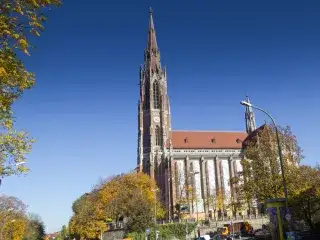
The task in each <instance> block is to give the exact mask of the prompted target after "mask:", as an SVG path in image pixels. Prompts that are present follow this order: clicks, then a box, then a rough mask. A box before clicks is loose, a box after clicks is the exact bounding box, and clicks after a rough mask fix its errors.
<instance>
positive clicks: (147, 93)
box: [144, 81, 150, 110]
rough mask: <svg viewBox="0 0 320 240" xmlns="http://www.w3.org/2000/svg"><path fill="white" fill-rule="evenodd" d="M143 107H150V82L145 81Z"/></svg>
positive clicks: (146, 108)
mask: <svg viewBox="0 0 320 240" xmlns="http://www.w3.org/2000/svg"><path fill="white" fill-rule="evenodd" d="M144 86H145V87H144V109H145V110H148V109H149V108H150V82H149V81H146V82H145V85H144Z"/></svg>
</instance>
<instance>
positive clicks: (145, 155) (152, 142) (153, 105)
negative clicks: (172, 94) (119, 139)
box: [137, 8, 171, 187]
mask: <svg viewBox="0 0 320 240" xmlns="http://www.w3.org/2000/svg"><path fill="white" fill-rule="evenodd" d="M139 85H140V97H139V104H138V162H137V164H138V169H139V171H142V172H145V173H147V174H150V176H151V177H152V178H154V179H155V180H156V181H157V183H158V185H159V186H160V187H161V185H162V183H161V182H163V180H161V179H162V178H163V177H164V165H165V163H164V161H165V160H164V159H165V155H166V152H167V144H168V141H169V140H168V139H169V134H170V131H171V119H170V105H169V98H168V95H167V74H166V69H165V68H162V67H161V62H160V51H159V49H158V44H157V39H156V32H155V28H154V23H153V15H152V9H151V8H150V11H149V30H148V41H147V47H146V49H145V51H144V64H143V65H142V66H141V67H140V84H139ZM163 184H164V183H163Z"/></svg>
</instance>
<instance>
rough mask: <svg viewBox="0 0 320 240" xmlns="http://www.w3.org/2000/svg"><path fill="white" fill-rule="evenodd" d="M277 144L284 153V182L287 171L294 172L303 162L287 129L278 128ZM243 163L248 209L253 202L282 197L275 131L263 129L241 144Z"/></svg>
mask: <svg viewBox="0 0 320 240" xmlns="http://www.w3.org/2000/svg"><path fill="white" fill-rule="evenodd" d="M278 130H279V135H280V144H281V147H282V153H283V163H284V169H285V178H286V179H287V181H288V180H290V179H289V174H288V172H289V170H290V168H296V167H297V166H298V164H299V163H300V161H301V160H302V159H303V156H302V154H301V152H302V151H301V148H300V147H299V145H298V141H297V138H296V136H295V135H293V133H292V132H291V129H290V127H285V128H281V127H278ZM244 146H245V148H244V154H245V159H243V160H242V166H243V172H242V173H241V177H242V180H243V182H242V183H243V184H241V186H242V187H243V189H242V190H243V191H244V196H245V198H246V201H247V203H248V208H251V206H250V205H251V202H252V200H253V198H256V199H257V200H258V201H259V202H263V201H264V200H265V199H271V198H279V197H283V183H282V176H281V167H280V161H279V152H278V148H277V140H276V135H275V127H274V126H272V125H270V126H269V125H263V126H262V127H260V128H259V129H257V131H256V135H255V136H250V138H249V139H248V140H247V141H246V142H245V143H244Z"/></svg>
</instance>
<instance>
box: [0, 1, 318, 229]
mask: <svg viewBox="0 0 320 240" xmlns="http://www.w3.org/2000/svg"><path fill="white" fill-rule="evenodd" d="M150 5H151V6H152V7H153V11H154V20H155V27H156V33H157V38H158V44H159V47H160V51H161V57H162V64H165V65H167V73H168V88H169V89H168V91H169V97H170V101H171V113H172V125H173V128H174V129H199V130H236V131H241V130H244V128H245V124H244V113H243V111H244V109H243V107H242V106H240V104H239V101H240V100H242V99H243V98H244V96H245V95H246V93H248V94H249V95H250V97H251V100H252V102H253V103H254V104H256V105H257V106H260V107H263V108H264V109H266V110H268V111H269V112H270V113H271V114H272V115H273V116H274V117H275V118H276V121H277V122H278V123H279V124H280V125H290V126H291V127H292V129H293V131H294V133H295V134H296V135H297V137H298V139H299V141H300V145H301V147H302V148H303V149H304V155H305V156H306V160H305V163H306V164H312V165H314V164H316V162H317V161H319V159H318V154H317V149H318V139H319V135H318V134H319V122H320V108H319V105H320V96H319V89H320V81H319V76H320V67H319V66H320V47H319V43H320V28H319V25H320V15H319V11H320V2H319V1H316V0H314V1H150V0H149V1H145V0H139V1H129V0H127V1H118V2H117V3H116V1H103V0H96V1H90V2H88V1H75V0H73V1H65V3H64V5H63V6H62V7H61V8H60V9H55V10H53V11H51V12H50V13H49V16H50V19H49V22H48V23H47V24H46V31H45V32H44V33H43V34H42V35H41V37H40V38H39V39H36V40H35V41H34V44H35V45H36V48H35V49H34V50H32V51H31V53H32V56H31V57H29V58H27V59H26V65H27V66H28V68H29V69H30V70H32V71H34V72H36V75H37V84H36V86H35V87H34V88H33V89H32V90H30V91H28V92H26V94H25V95H24V96H23V97H22V98H21V99H20V100H19V101H18V102H17V104H16V105H15V107H14V110H15V114H16V118H17V126H18V127H19V129H27V130H28V131H29V132H30V134H31V135H32V136H34V137H35V138H36V139H37V143H36V144H35V145H34V148H33V152H32V153H31V154H30V155H29V164H28V166H29V167H30V168H31V172H30V173H29V175H28V176H25V177H24V176H22V177H10V178H6V179H4V181H3V185H2V186H1V192H4V193H6V194H10V195H14V196H17V197H19V198H20V199H22V200H23V201H24V202H25V203H26V204H28V205H29V211H31V212H36V213H38V214H40V215H41V217H42V218H43V220H44V221H45V223H46V225H47V228H48V231H49V232H51V231H56V230H58V229H59V228H60V227H61V225H62V224H66V223H67V222H68V219H69V217H70V216H71V214H72V212H71V204H72V202H73V201H74V200H75V199H76V198H77V197H79V196H80V195H81V194H83V193H84V192H87V191H90V189H91V187H92V185H94V184H95V183H96V182H97V181H98V179H99V178H101V177H107V176H110V175H113V174H117V173H120V172H125V171H127V170H129V169H132V168H134V166H135V164H136V146H137V102H138V94H139V93H138V81H139V65H140V64H142V63H143V51H144V48H145V46H146V40H147V28H148V11H149V6H150ZM256 116H257V122H258V123H259V124H262V123H263V122H264V120H267V118H266V117H265V116H264V115H262V114H260V113H256Z"/></svg>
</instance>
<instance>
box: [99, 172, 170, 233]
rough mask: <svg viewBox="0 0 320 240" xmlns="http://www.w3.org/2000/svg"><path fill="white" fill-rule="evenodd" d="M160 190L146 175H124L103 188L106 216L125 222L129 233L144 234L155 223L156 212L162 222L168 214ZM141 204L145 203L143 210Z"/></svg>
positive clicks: (102, 201)
mask: <svg viewBox="0 0 320 240" xmlns="http://www.w3.org/2000/svg"><path fill="white" fill-rule="evenodd" d="M157 189H158V188H157V185H156V183H155V181H154V180H152V179H151V178H150V176H149V175H147V174H144V173H130V174H125V175H122V176H120V177H115V178H114V179H112V180H111V181H109V182H107V183H106V184H105V185H104V186H103V187H102V189H101V190H100V192H99V193H100V199H101V205H103V206H105V208H104V212H105V215H107V216H109V217H110V218H112V219H113V220H115V221H117V220H119V219H125V220H126V221H127V229H128V230H129V231H141V230H144V229H145V228H146V227H147V226H148V225H150V224H151V223H152V221H151V220H152V219H153V218H154V216H155V212H156V217H157V218H160V219H161V218H163V217H164V215H165V211H164V208H163V207H162V204H161V201H160V199H159V192H158V191H157ZM139 202H141V203H143V205H142V206H143V207H142V208H139V207H138V206H137V204H138V203H139Z"/></svg>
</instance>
